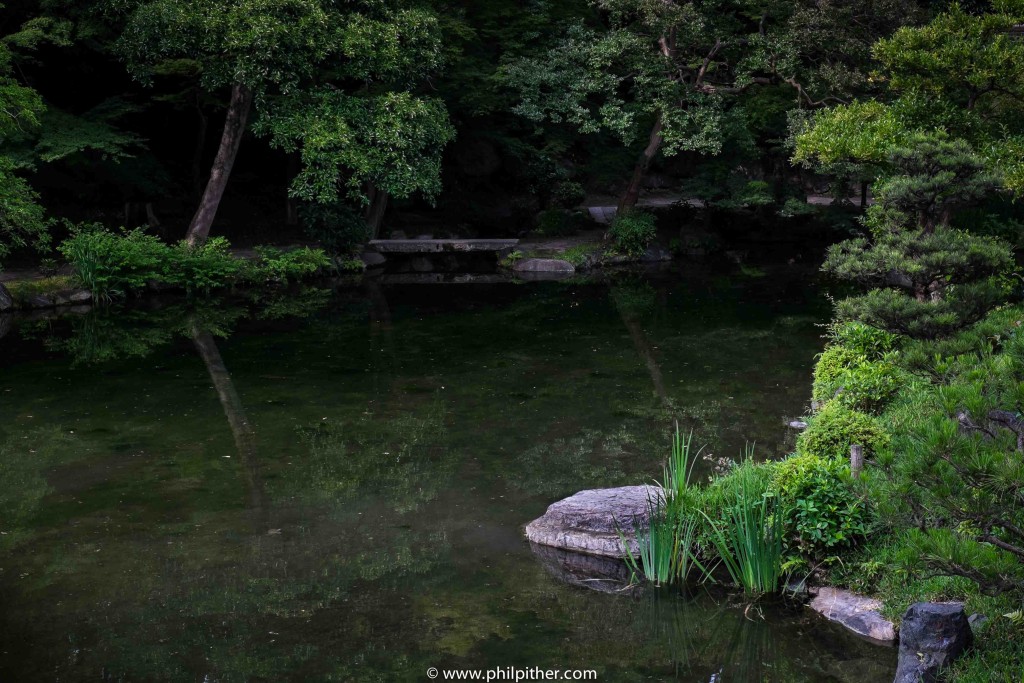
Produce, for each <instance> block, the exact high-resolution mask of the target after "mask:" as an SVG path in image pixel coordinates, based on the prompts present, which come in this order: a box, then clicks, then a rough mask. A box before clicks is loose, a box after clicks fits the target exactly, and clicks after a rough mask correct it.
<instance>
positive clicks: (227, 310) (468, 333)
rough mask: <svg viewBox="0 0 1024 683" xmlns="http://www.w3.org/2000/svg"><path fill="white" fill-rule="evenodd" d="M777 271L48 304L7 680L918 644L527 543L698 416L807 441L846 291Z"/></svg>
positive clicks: (753, 658) (726, 451) (16, 360)
mask: <svg viewBox="0 0 1024 683" xmlns="http://www.w3.org/2000/svg"><path fill="white" fill-rule="evenodd" d="M773 282H775V285H773V287H774V288H767V287H766V286H764V283H763V282H762V281H756V282H743V281H731V280H729V279H728V278H720V279H711V278H696V277H694V278H690V279H685V278H679V277H674V278H668V279H654V280H648V281H644V280H638V279H632V280H627V281H619V282H617V283H613V284H611V285H608V284H586V283H549V284H530V285H526V286H524V285H511V284H508V285H485V286H484V285H462V286H459V285H450V286H435V287H430V286H422V287H418V288H413V287H408V288H403V287H398V286H380V285H370V286H364V287H361V288H355V289H351V290H339V291H336V292H333V293H332V292H327V291H322V290H307V291H304V292H301V293H296V294H294V295H293V296H290V297H281V298H279V299H277V300H275V301H271V302H269V303H267V304H264V305H259V306H256V305H254V304H252V303H251V302H247V301H242V300H238V301H230V302H215V303H206V304H202V305H201V306H190V305H186V304H181V303H178V304H173V305H167V306H162V307H154V308H152V310H141V309H133V310H130V311H98V312H95V313H92V314H89V315H87V316H78V317H68V318H61V319H56V320H42V321H39V320H36V321H21V322H19V323H18V324H17V325H15V326H14V329H13V330H11V331H9V332H8V333H7V335H6V336H5V337H4V338H3V340H2V341H0V352H2V353H0V368H2V373H3V374H2V380H0V414H2V415H3V416H4V418H5V419H4V420H3V421H2V422H0V532H2V535H0V590H2V595H3V602H4V610H3V616H2V617H0V642H2V645H0V680H5V681H6V680H16V681H31V680H61V681H79V680H82V681H84V680H110V681H138V680H161V681H182V680H206V681H236V680H237V681H254V680H255V681H260V680H265V681H277V680H296V681H318V680H323V681H378V680H379V681H390V680H424V672H425V671H426V669H427V668H428V667H431V666H435V667H439V668H467V667H470V668H488V667H497V666H504V667H507V666H519V667H534V666H539V667H544V668H563V669H564V668H592V669H596V670H597V671H598V672H599V674H600V680H625V681H630V680H683V681H860V680H876V679H879V678H884V677H885V675H886V674H887V673H889V672H890V671H891V668H892V666H891V664H892V662H891V653H890V652H887V651H884V650H879V649H877V648H873V647H871V646H867V645H863V644H861V643H859V642H857V641H854V640H852V639H851V638H850V637H848V636H846V635H845V634H842V633H838V632H836V631H835V630H833V629H832V628H831V627H829V626H827V625H824V624H822V623H821V622H820V621H817V620H812V619H810V618H808V617H806V616H798V615H793V614H784V612H785V610H784V608H781V607H779V608H771V609H769V608H767V607H765V608H763V609H762V610H760V611H758V610H755V611H750V610H745V609H744V607H743V606H742V605H733V604H731V603H730V602H729V601H728V600H726V599H724V598H721V597H719V598H713V597H711V596H707V595H701V596H690V597H685V598H684V597H681V596H679V595H675V594H667V593H660V592H655V591H640V590H636V589H629V588H626V589H623V587H622V586H621V585H615V584H614V581H615V580H616V574H615V572H616V571H617V569H616V568H615V567H614V566H611V567H605V568H603V570H602V571H605V573H606V574H607V575H606V576H605V577H604V578H605V579H607V583H603V584H602V585H601V586H597V585H594V584H593V583H592V582H590V579H591V578H593V577H592V576H591V575H588V574H587V573H586V572H584V571H582V570H579V569H578V568H575V569H574V568H573V567H572V566H571V565H570V563H569V561H568V560H566V559H565V558H560V557H558V556H557V554H556V555H550V554H549V555H545V554H544V553H543V552H541V553H540V555H539V556H538V555H535V554H534V553H533V552H531V549H530V546H529V545H528V544H527V543H526V542H525V540H524V539H523V537H522V532H521V526H522V524H524V523H525V522H527V521H529V520H530V519H532V518H534V517H536V516H537V515H539V514H540V513H541V512H542V511H543V510H544V508H545V507H546V506H547V505H548V504H549V503H551V502H552V501H553V500H555V499H557V498H560V497H563V496H566V495H569V494H571V493H573V492H575V491H577V490H579V489H582V488H587V487H597V486H612V485H621V484H626V483H640V482H643V481H648V480H649V479H650V476H651V475H652V473H654V472H656V471H658V464H659V462H660V460H661V458H662V455H663V452H664V450H665V447H666V444H667V443H668V435H669V431H670V429H671V425H672V422H673V421H674V420H676V419H678V420H680V421H681V423H682V426H683V428H688V427H692V428H694V430H695V431H696V433H697V434H698V436H699V437H700V438H702V439H703V440H705V441H708V442H709V444H710V447H711V448H710V449H711V451H712V452H713V453H714V455H715V457H722V456H725V455H733V454H738V453H739V452H740V451H741V449H742V446H743V444H744V443H745V442H747V441H757V443H758V444H759V450H760V452H761V453H762V454H763V455H766V456H770V455H777V454H781V453H783V452H785V450H786V448H788V447H789V446H788V444H787V435H786V434H785V432H784V429H783V427H782V417H783V416H791V415H797V414H800V412H801V411H802V409H803V406H804V402H805V400H806V393H807V387H808V379H809V372H810V367H811V364H812V360H813V355H814V354H815V353H816V352H817V350H818V349H819V348H820V344H821V341H820V339H819V338H818V335H819V331H818V329H817V328H816V327H815V324H816V323H817V322H819V321H820V320H821V319H823V318H824V317H825V315H826V313H827V310H826V309H825V308H824V307H823V306H822V305H821V302H820V301H819V300H818V299H817V298H816V296H815V295H814V294H813V293H810V292H808V290H807V288H806V285H805V284H804V283H800V282H796V281H794V282H792V283H788V284H787V283H786V282H785V281H782V280H778V281H773ZM779 282H781V284H779ZM7 322H9V321H5V324H6V323H7ZM619 578H621V577H619ZM593 588H602V590H592V589H593Z"/></svg>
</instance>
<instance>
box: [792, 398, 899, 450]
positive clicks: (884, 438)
mask: <svg viewBox="0 0 1024 683" xmlns="http://www.w3.org/2000/svg"><path fill="white" fill-rule="evenodd" d="M853 444H860V445H861V446H863V447H864V450H865V452H867V453H879V452H881V451H883V450H884V449H886V448H887V447H888V445H889V434H888V433H887V432H886V430H885V428H884V427H882V425H881V424H880V423H879V422H878V420H876V419H875V418H873V417H871V416H870V415H865V414H864V413H861V412H858V411H856V410H851V409H850V408H848V407H847V406H845V405H843V404H842V403H840V402H838V401H829V402H828V403H826V404H825V406H824V407H823V408H822V409H821V410H820V411H818V413H817V414H816V415H815V416H814V417H813V418H812V420H811V423H810V426H808V428H807V430H806V431H804V432H803V433H801V434H800V436H799V437H798V438H797V442H796V447H797V452H799V453H801V454H805V455H814V456H817V457H820V458H841V459H845V458H848V457H849V455H850V446H852V445H853Z"/></svg>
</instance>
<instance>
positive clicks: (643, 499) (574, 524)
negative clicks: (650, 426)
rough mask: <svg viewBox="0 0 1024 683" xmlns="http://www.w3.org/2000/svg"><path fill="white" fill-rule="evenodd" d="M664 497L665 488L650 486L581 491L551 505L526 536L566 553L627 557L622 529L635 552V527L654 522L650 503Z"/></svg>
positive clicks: (530, 527) (531, 525)
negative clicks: (651, 517) (620, 532)
mask: <svg viewBox="0 0 1024 683" xmlns="http://www.w3.org/2000/svg"><path fill="white" fill-rule="evenodd" d="M661 496H662V490H661V488H659V487H657V486H649V485H641V486H622V487H619V488H613V489H590V490H586V491H580V492H579V493H576V494H575V495H572V496H569V497H568V498H565V499H563V500H560V501H557V502H555V503H552V504H551V505H550V506H548V509H547V511H546V512H545V513H544V514H543V515H542V516H541V517H538V518H537V519H535V520H533V521H532V522H530V523H529V524H527V525H526V537H527V538H528V539H530V540H531V541H533V542H534V543H537V544H540V545H547V546H552V547H555V548H561V549H563V550H569V551H573V552H578V553H586V554H588V555H602V556H604V557H614V558H621V557H625V555H626V548H624V547H623V543H622V537H620V535H619V530H620V529H621V531H622V534H623V536H625V537H626V542H627V545H628V548H629V552H631V553H635V552H636V551H637V543H636V538H635V536H634V525H639V526H641V527H643V526H646V525H647V524H649V523H650V503H651V501H653V500H656V499H657V498H660V497H661Z"/></svg>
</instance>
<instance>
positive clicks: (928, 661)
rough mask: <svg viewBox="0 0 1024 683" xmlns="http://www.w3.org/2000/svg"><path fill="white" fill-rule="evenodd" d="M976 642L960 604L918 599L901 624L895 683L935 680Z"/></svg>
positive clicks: (931, 682)
mask: <svg viewBox="0 0 1024 683" xmlns="http://www.w3.org/2000/svg"><path fill="white" fill-rule="evenodd" d="M973 642H974V634H973V633H972V632H971V625H970V623H969V622H968V619H967V614H966V613H965V612H964V606H963V605H962V604H960V603H952V602H947V603H940V602H918V603H915V604H913V605H911V606H910V607H908V608H907V611H906V613H905V614H904V615H903V622H902V624H901V625H900V659H899V666H898V668H897V669H896V680H895V683H921V682H923V683H933V682H934V681H936V680H938V672H939V670H940V669H941V668H943V667H945V666H948V665H949V664H950V663H951V662H952V661H953V660H954V659H956V658H957V657H959V656H960V655H961V654H963V652H964V651H965V650H967V649H968V648H969V647H970V646H971V645H972V644H973Z"/></svg>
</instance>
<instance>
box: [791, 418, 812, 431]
mask: <svg viewBox="0 0 1024 683" xmlns="http://www.w3.org/2000/svg"><path fill="white" fill-rule="evenodd" d="M786 426H787V427H789V428H790V429H795V430H797V431H799V432H802V431H803V430H805V429H807V423H806V422H804V421H803V420H790V421H789V422H787V423H786Z"/></svg>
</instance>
